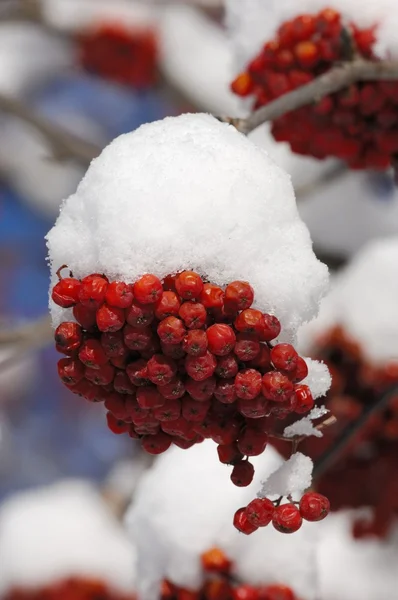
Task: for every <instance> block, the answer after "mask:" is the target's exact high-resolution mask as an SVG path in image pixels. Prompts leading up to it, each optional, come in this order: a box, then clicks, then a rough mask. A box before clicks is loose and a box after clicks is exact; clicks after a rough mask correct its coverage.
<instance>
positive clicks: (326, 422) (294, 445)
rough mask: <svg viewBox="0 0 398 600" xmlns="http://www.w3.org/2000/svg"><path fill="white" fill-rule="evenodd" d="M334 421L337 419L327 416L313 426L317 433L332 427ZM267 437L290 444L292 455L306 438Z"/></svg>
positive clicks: (293, 436)
mask: <svg viewBox="0 0 398 600" xmlns="http://www.w3.org/2000/svg"><path fill="white" fill-rule="evenodd" d="M336 421H337V419H336V417H335V416H334V415H329V416H328V417H326V419H324V420H323V421H321V423H318V425H315V429H318V431H322V429H325V428H326V427H330V426H331V425H334V424H335V423H336ZM268 437H270V438H274V439H276V440H282V441H283V442H289V443H290V444H292V454H294V453H295V452H296V451H297V448H298V445H299V444H301V442H303V441H304V440H305V439H306V438H307V437H308V436H307V435H292V436H290V437H288V436H286V435H283V433H269V434H268Z"/></svg>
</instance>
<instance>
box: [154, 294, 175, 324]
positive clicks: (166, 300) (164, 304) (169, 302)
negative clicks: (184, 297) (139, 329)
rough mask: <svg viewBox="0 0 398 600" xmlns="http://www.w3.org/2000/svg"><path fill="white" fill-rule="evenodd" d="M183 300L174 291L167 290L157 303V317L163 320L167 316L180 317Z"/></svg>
mask: <svg viewBox="0 0 398 600" xmlns="http://www.w3.org/2000/svg"><path fill="white" fill-rule="evenodd" d="M180 307H181V302H180V300H179V298H178V296H177V294H175V293H174V292H171V291H165V292H163V294H162V296H161V298H160V299H159V300H158V301H157V302H156V305H155V317H156V318H157V319H159V321H161V320H162V319H165V318H166V317H178V313H179V310H180Z"/></svg>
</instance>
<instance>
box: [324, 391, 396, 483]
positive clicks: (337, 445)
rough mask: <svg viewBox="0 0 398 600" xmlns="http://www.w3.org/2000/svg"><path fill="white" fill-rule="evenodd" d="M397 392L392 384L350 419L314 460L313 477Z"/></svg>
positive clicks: (338, 454) (325, 468)
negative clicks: (330, 444)
mask: <svg viewBox="0 0 398 600" xmlns="http://www.w3.org/2000/svg"><path fill="white" fill-rule="evenodd" d="M397 394H398V386H397V385H394V386H393V387H391V388H390V389H389V390H388V391H387V392H385V393H384V394H383V395H382V396H380V397H378V398H377V399H376V400H375V401H374V402H373V403H372V404H369V405H368V406H367V407H366V408H365V409H364V411H363V413H362V414H361V416H360V417H359V418H358V419H357V420H356V421H352V422H351V423H349V424H348V425H347V427H345V428H344V429H343V431H342V432H341V433H340V435H339V436H338V438H337V439H336V440H334V441H333V444H332V446H331V447H330V448H328V449H327V450H326V451H325V452H324V453H323V454H322V455H321V456H320V457H319V458H318V460H316V461H315V465H314V471H313V477H314V479H315V478H319V477H321V476H322V475H323V474H324V473H325V471H327V469H328V468H329V467H330V466H332V465H333V464H334V463H335V462H336V461H337V460H338V459H339V458H340V456H341V455H342V454H343V453H344V450H346V448H347V446H349V445H350V443H351V442H352V440H353V438H354V437H355V435H356V434H357V433H358V432H359V431H360V430H361V429H362V428H363V427H364V426H365V425H366V424H367V423H368V421H369V419H370V418H371V417H372V416H373V415H375V414H377V413H379V412H381V411H382V410H384V409H385V408H387V406H388V404H389V403H390V400H391V399H392V398H393V397H394V396H396V395H397Z"/></svg>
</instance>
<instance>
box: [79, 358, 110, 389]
mask: <svg viewBox="0 0 398 600" xmlns="http://www.w3.org/2000/svg"><path fill="white" fill-rule="evenodd" d="M84 376H85V378H86V379H88V380H89V381H91V382H92V383H95V385H107V384H108V383H111V382H112V381H113V378H114V376H115V367H113V366H112V365H110V364H109V363H107V364H106V365H102V366H101V367H99V369H97V368H95V369H93V368H92V367H86V368H85V371H84Z"/></svg>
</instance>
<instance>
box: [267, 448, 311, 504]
mask: <svg viewBox="0 0 398 600" xmlns="http://www.w3.org/2000/svg"><path fill="white" fill-rule="evenodd" d="M312 468H313V463H312V460H311V459H310V458H309V456H304V454H302V453H301V452H296V453H295V454H292V456H291V457H290V458H289V460H287V461H286V462H284V463H283V465H281V466H280V467H279V468H278V469H276V470H275V471H273V472H272V473H271V475H270V476H269V477H267V479H266V480H265V481H262V482H261V490H260V492H259V494H258V496H259V498H265V497H266V496H289V495H291V494H294V493H296V492H304V490H306V489H307V488H308V487H310V485H311V482H312Z"/></svg>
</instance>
